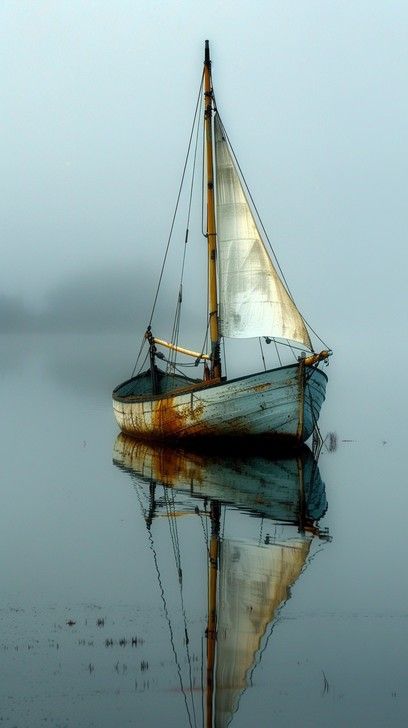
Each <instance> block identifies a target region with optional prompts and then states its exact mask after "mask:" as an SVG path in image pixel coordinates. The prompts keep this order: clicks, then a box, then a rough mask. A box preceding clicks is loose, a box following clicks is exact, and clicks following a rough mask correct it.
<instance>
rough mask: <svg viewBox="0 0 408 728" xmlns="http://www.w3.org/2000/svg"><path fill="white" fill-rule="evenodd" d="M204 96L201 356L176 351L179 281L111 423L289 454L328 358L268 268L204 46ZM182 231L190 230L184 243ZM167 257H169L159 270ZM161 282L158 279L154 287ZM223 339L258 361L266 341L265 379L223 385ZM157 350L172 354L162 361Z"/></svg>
mask: <svg viewBox="0 0 408 728" xmlns="http://www.w3.org/2000/svg"><path fill="white" fill-rule="evenodd" d="M201 89H202V90H200V95H201V93H203V98H204V115H203V125H204V141H205V143H204V145H203V152H204V153H203V162H205V164H204V167H205V176H204V179H205V184H204V187H205V191H206V201H205V204H204V208H205V209H206V232H205V236H206V238H207V247H208V255H207V284H205V282H203V286H202V297H203V300H205V299H207V304H208V305H207V322H206V331H207V337H206V339H205V343H204V346H203V349H202V351H193V350H191V349H189V348H187V347H185V346H181V345H180V344H179V340H178V337H179V320H180V310H181V304H182V298H183V294H182V280H181V281H180V287H179V290H178V304H177V309H176V316H175V322H174V326H173V331H172V337H170V338H171V340H170V341H168V340H167V339H162V338H158V337H157V336H156V335H155V334H154V333H153V329H152V326H153V314H154V312H155V304H156V301H157V295H158V291H157V292H156V297H155V299H154V304H153V310H152V315H151V317H150V321H149V324H148V326H147V329H146V332H145V335H144V343H145V344H146V345H147V347H148V354H147V355H146V357H145V361H146V359H147V358H148V357H149V362H150V366H149V368H148V369H147V370H145V371H142V370H139V371H138V372H137V374H136V375H135V371H136V366H135V369H134V371H133V373H132V377H131V378H130V379H127V380H126V381H125V382H123V383H121V384H119V385H118V386H117V387H116V388H115V389H114V391H113V409H114V414H115V417H116V420H117V422H118V425H119V427H120V428H121V430H122V431H123V432H124V433H127V434H130V435H133V436H135V437H139V438H140V437H142V438H154V439H158V440H163V439H172V440H178V441H180V440H198V439H211V440H214V439H215V438H234V439H235V438H238V437H241V438H248V437H267V438H273V439H275V440H279V441H280V442H282V443H284V444H289V445H290V446H295V447H296V446H299V445H300V444H301V443H303V442H306V440H307V439H308V438H309V437H310V436H311V435H312V433H313V432H314V431H315V430H316V428H317V423H318V419H319V414H320V410H321V407H322V403H323V401H324V399H325V391H326V383H327V375H326V374H325V373H324V372H323V371H322V369H321V368H320V365H321V364H322V363H324V364H327V363H328V357H329V356H330V354H331V350H330V349H329V348H328V347H327V346H325V345H324V348H323V349H321V350H320V351H315V350H314V346H313V344H312V340H311V333H312V330H311V329H310V327H309V326H308V324H307V323H306V321H305V319H304V317H303V316H302V314H301V313H300V311H299V310H298V308H297V306H296V304H295V302H294V300H293V297H292V295H291V293H290V291H289V288H288V287H287V284H286V281H285V278H284V276H283V274H282V272H281V269H280V267H279V264H278V263H277V261H275V264H274V262H273V259H272V257H273V256H272V253H273V250H272V248H271V253H270V252H269V250H268V245H269V240H268V238H267V235H266V232H265V231H264V228H263V226H262V224H261V222H260V219H259V217H258V214H257V211H256V208H255V205H254V202H253V200H252V197H251V195H250V193H249V191H248V188H247V187H246V183H245V181H244V178H243V175H242V173H241V169H240V166H239V164H238V162H237V159H236V157H235V153H234V152H233V149H232V146H231V144H230V142H229V139H228V136H227V132H226V130H225V127H224V125H223V123H222V121H221V117H220V113H219V109H218V106H217V105H216V103H215V95H214V89H213V82H212V72H211V60H210V50H209V43H208V41H206V44H205V58H204V71H203V80H202V87H201ZM197 108H198V107H197ZM193 126H194V125H193ZM191 138H192V137H190V145H189V150H190V149H191ZM197 138H198V134H197ZM188 232H189V231H188V228H187V230H186V239H185V242H187V238H188ZM167 252H168V248H167V249H166V253H165V261H166V259H167ZM183 269H184V259H183ZM162 272H163V268H162ZM161 279H162V275H160V280H159V286H160V283H161ZM158 290H159V289H158ZM208 339H209V341H208ZM229 339H255V340H256V339H259V344H260V348H261V352H263V349H262V346H263V344H262V341H263V342H264V343H265V342H266V343H267V344H270V343H272V342H273V343H274V345H275V347H276V352H277V356H278V359H279V361H278V365H275V366H273V367H272V368H267V366H266V364H265V357H264V355H263V353H262V360H263V362H264V368H263V370H260V371H259V370H257V369H256V366H254V367H253V368H252V369H251V373H250V374H247V373H246V374H245V375H243V376H240V377H233V378H228V377H227V376H226V373H225V372H224V363H223V362H222V351H223V345H224V342H225V341H226V340H229ZM320 341H321V343H323V342H322V340H321V339H320ZM207 343H208V351H207V352H206V351H205V347H206V346H207ZM282 346H284V347H287V348H289V350H290V351H291V353H292V354H293V355H294V362H292V363H289V364H288V363H285V364H283V362H282V359H281V357H280V355H279V347H282ZM163 348H164V349H165V350H166V351H167V352H170V354H168V358H167V359H166V356H165V354H164V353H163V351H162V349H163ZM141 351H142V348H141ZM139 355H140V353H139ZM180 355H181V356H183V357H192V358H193V360H194V363H195V364H196V365H199V364H200V365H202V366H203V371H202V376H201V377H200V378H194V379H193V378H191V377H188V376H185V375H184V373H181V372H180V366H181V364H180V362H177V361H176V356H179V357H180ZM160 360H161V361H167V367H166V369H164V368H161V367H160V366H158V363H157V362H158V361H160ZM142 366H143V365H142Z"/></svg>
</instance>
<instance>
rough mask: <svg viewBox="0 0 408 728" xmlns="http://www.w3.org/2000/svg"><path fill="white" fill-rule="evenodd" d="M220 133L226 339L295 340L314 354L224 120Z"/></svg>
mask: <svg viewBox="0 0 408 728" xmlns="http://www.w3.org/2000/svg"><path fill="white" fill-rule="evenodd" d="M214 128H215V163H216V191H217V195H216V199H217V246H218V249H217V260H218V285H219V292H218V295H219V316H220V329H221V334H222V335H223V336H227V337H231V338H250V337H254V336H270V337H276V338H283V339H291V340H293V341H298V342H301V343H302V344H304V345H305V346H306V347H308V348H309V349H312V346H311V342H310V338H309V334H308V332H307V329H306V326H305V323H304V321H303V318H302V316H301V315H300V313H299V311H298V309H297V308H296V306H295V304H294V302H293V300H292V299H291V297H290V295H289V294H288V292H287V291H286V289H285V287H284V285H283V283H282V281H281V280H280V278H279V276H278V274H277V272H276V270H275V268H274V266H273V264H272V261H271V259H270V257H269V255H268V252H267V250H266V248H265V245H264V243H263V241H262V238H261V235H260V233H259V230H258V228H257V225H256V222H255V219H254V216H253V214H252V212H251V209H250V206H249V204H248V200H247V198H246V195H245V191H244V188H243V186H242V184H241V180H240V177H239V175H238V172H237V170H236V167H235V163H234V159H233V157H232V155H231V152H230V149H229V146H228V143H227V141H226V139H225V137H224V132H223V127H222V124H221V122H220V120H219V117H218V114H216V115H215V119H214Z"/></svg>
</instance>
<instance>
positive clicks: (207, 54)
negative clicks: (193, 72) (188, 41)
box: [204, 40, 211, 68]
mask: <svg viewBox="0 0 408 728" xmlns="http://www.w3.org/2000/svg"><path fill="white" fill-rule="evenodd" d="M204 65H205V66H208V68H210V67H211V60H210V41H209V40H206V41H205V55H204Z"/></svg>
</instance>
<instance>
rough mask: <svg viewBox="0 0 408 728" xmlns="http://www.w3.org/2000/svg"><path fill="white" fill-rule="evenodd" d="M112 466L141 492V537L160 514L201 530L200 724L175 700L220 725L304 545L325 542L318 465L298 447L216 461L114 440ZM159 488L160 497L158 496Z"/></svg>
mask: <svg viewBox="0 0 408 728" xmlns="http://www.w3.org/2000/svg"><path fill="white" fill-rule="evenodd" d="M113 462H114V464H115V465H117V466H118V467H120V468H121V469H123V470H125V471H126V472H128V473H130V474H131V475H132V477H134V476H136V478H137V480H138V482H139V484H141V485H142V487H143V488H144V490H145V493H146V496H147V497H146V501H145V503H146V505H145V507H144V508H143V515H144V519H145V523H146V526H147V529H148V533H149V539H152V524H153V520H154V519H155V518H156V517H162V516H163V515H165V516H166V517H167V518H169V522H170V521H171V520H174V519H175V518H176V517H177V516H181V515H185V514H188V513H190V514H197V515H199V516H200V518H201V520H202V518H203V517H205V518H206V520H207V522H208V523H209V529H208V538H207V542H206V551H207V560H208V609H207V624H206V629H205V637H206V643H207V647H206V665H205V668H204V673H205V679H204V680H203V686H202V689H203V693H204V699H203V703H202V710H201V713H202V715H201V718H200V720H199V719H198V710H196V708H195V704H194V698H193V696H192V695H191V709H190V708H189V706H188V703H187V696H186V694H185V692H184V690H183V694H184V697H185V702H186V708H187V711H188V717H189V723H190V724H191V725H203V726H206V728H225V727H226V726H228V725H230V723H231V721H232V719H233V716H234V714H235V713H236V712H237V710H238V707H239V701H240V697H241V695H242V693H243V692H244V690H245V689H246V687H247V686H248V684H249V681H250V679H251V675H252V672H253V670H254V668H255V666H256V664H257V662H258V660H259V657H260V653H261V651H262V650H263V649H265V647H266V645H267V643H268V635H270V634H271V630H272V628H273V625H274V623H275V622H276V619H277V616H278V612H279V611H280V608H281V607H282V605H283V604H284V603H285V602H286V601H287V600H288V598H289V597H290V588H291V587H292V586H293V584H294V583H295V582H296V580H297V579H298V577H299V575H300V573H301V572H302V570H303V569H304V567H305V565H306V563H307V560H308V557H310V555H311V546H312V543H313V542H315V543H317V542H319V541H320V540H327V539H328V538H329V536H328V532H327V530H325V529H321V528H319V523H318V522H319V520H320V519H321V518H322V517H323V516H324V514H325V513H326V510H327V500H326V493H325V486H324V483H323V481H322V479H321V477H320V472H319V468H318V464H317V461H316V460H315V459H314V457H313V455H312V453H311V452H310V450H309V449H308V448H306V447H304V448H303V449H302V450H301V451H300V452H299V453H297V455H296V456H295V457H293V456H292V457H280V458H278V459H276V458H273V457H272V456H271V455H270V453H269V452H268V451H267V450H266V449H265V446H262V447H260V448H259V449H258V450H255V451H254V450H253V449H252V450H251V451H250V452H240V453H239V454H238V455H232V454H224V455H219V454H216V453H208V452H204V451H187V450H185V449H183V450H181V449H173V448H170V447H168V446H162V445H160V446H158V445H153V444H152V443H148V442H145V441H137V440H135V439H133V438H131V437H128V436H126V435H124V434H120V435H119V436H118V437H117V439H116V442H115V445H114V452H113ZM161 486H163V487H164V490H163V493H164V495H161V494H160V493H159V491H158V488H161ZM169 493H171V497H172V507H171V509H169V501H168V494H169ZM166 494H167V495H166ZM228 511H235V512H236V513H238V514H240V517H241V520H240V524H239V529H237V528H236V529H235V530H234V528H232V531H231V532H230V533H226V532H225V529H223V527H222V524H223V523H225V514H226V513H227V512H228ZM242 519H244V520H243V521H242ZM169 525H170V527H172V526H171V524H169ZM249 526H251V528H249ZM254 526H255V528H253V527H254ZM173 527H174V524H173ZM254 534H256V535H255V536H254ZM155 558H156V557H155ZM156 566H157V564H156ZM158 575H159V574H158ZM180 575H181V568H180V571H179V576H180ZM179 677H180V672H179ZM182 689H183V688H182ZM191 690H192V689H191Z"/></svg>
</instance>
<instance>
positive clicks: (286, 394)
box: [113, 364, 327, 444]
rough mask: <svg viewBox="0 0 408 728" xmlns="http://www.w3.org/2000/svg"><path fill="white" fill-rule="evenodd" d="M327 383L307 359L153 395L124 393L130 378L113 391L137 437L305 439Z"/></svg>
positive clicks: (120, 415)
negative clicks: (235, 377)
mask: <svg viewBox="0 0 408 728" xmlns="http://www.w3.org/2000/svg"><path fill="white" fill-rule="evenodd" d="M135 379H136V378H135ZM130 382H132V380H130ZM326 383H327V377H326V375H325V374H324V373H323V372H322V371H321V370H320V369H317V368H316V367H313V366H304V365H302V364H293V365H290V366H284V367H279V368H276V369H271V370H269V371H266V372H259V373H257V374H252V375H249V376H246V377H241V378H239V379H233V380H230V381H226V382H223V381H221V382H219V381H218V382H211V381H210V382H202V383H195V384H191V385H189V386H186V387H185V388H182V389H178V390H177V389H176V390H174V391H173V392H167V393H165V394H162V395H156V396H153V397H152V396H149V395H147V394H146V395H142V396H134V395H129V394H127V395H125V396H121V390H122V391H123V388H124V387H125V386H126V388H127V389H126V391H129V381H128V382H126V383H124V384H123V385H119V386H118V387H116V389H115V390H114V392H113V409H114V413H115V417H116V420H117V423H118V425H119V427H120V429H121V430H122V432H125V433H127V434H129V435H133V436H134V437H138V438H151V439H156V440H163V439H167V440H198V439H203V438H208V439H211V438H214V437H219V438H239V437H269V438H275V439H280V440H282V441H286V442H288V444H300V443H302V442H305V441H306V440H307V439H308V438H309V437H310V436H311V434H312V432H313V429H314V427H315V424H316V423H317V421H318V418H319V414H320V409H321V406H322V404H323V401H324V398H325V391H326Z"/></svg>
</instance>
